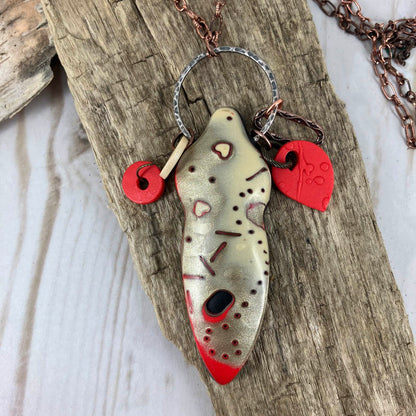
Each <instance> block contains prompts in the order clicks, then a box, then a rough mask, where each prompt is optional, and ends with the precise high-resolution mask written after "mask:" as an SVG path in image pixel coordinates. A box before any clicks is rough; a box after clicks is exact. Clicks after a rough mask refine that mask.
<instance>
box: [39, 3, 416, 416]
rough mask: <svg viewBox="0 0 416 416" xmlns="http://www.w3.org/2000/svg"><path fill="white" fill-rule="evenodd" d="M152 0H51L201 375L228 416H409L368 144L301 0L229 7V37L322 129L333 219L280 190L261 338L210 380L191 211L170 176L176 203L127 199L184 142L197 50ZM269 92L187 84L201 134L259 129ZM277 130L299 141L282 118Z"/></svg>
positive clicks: (82, 89) (211, 70) (148, 285)
mask: <svg viewBox="0 0 416 416" xmlns="http://www.w3.org/2000/svg"><path fill="white" fill-rule="evenodd" d="M143 3H144V2H143ZM143 3H138V4H135V3H134V2H132V1H131V0H123V1H109V2H106V3H104V2H99V1H97V0H95V1H94V0H86V1H84V2H82V3H80V4H78V5H77V7H73V3H72V2H71V1H69V0H59V1H58V0H44V1H43V4H44V7H45V13H46V16H47V18H48V21H49V24H50V30H51V33H52V36H53V38H54V41H55V45H56V49H57V52H58V54H59V56H60V59H61V61H62V63H63V65H64V67H65V69H66V72H67V74H68V82H69V86H70V88H71V91H72V94H73V95H74V99H75V103H76V106H77V110H78V113H79V115H80V118H81V121H82V123H83V125H84V127H85V129H86V131H87V134H88V137H89V140H90V141H91V144H92V146H93V149H94V152H95V156H96V160H97V163H98V166H99V168H100V171H101V175H102V178H103V183H104V186H105V188H106V191H107V195H108V199H109V203H110V205H111V207H112V209H113V210H114V212H115V214H116V216H117V218H118V220H119V222H120V225H121V227H122V229H123V230H124V231H125V232H126V234H127V236H128V239H129V243H130V249H131V253H132V257H133V260H134V263H135V266H136V269H137V271H138V274H139V276H140V278H141V282H142V284H143V286H144V288H145V290H146V292H147V293H148V295H149V297H150V298H151V300H152V302H153V304H154V307H155V311H156V314H157V317H158V320H159V323H160V326H161V328H162V331H163V332H164V334H165V335H166V336H167V337H168V338H169V339H170V340H172V341H173V342H174V343H175V344H176V345H177V346H178V347H179V348H180V349H181V350H182V351H183V353H184V355H185V356H186V357H187V359H188V360H190V362H192V363H193V364H195V365H196V366H197V368H198V369H199V370H200V372H201V376H202V378H203V380H204V382H205V383H206V385H207V387H208V390H209V392H210V394H211V398H212V401H213V404H214V407H215V409H216V411H217V414H219V415H230V414H232V415H237V414H253V415H258V414H264V415H275V414H282V415H293V414H300V415H311V414H314V415H341V414H345V415H353V414H355V415H375V414H380V415H396V414H409V415H411V414H412V412H414V410H413V409H415V408H416V400H415V386H414V383H413V382H412V379H415V376H416V367H415V350H414V344H413V337H412V334H411V331H410V328H409V324H408V321H407V317H406V314H405V311H404V308H403V304H402V299H401V296H400V293H399V292H398V289H397V287H396V284H395V281H394V278H393V276H392V273H391V270H390V267H389V264H388V259H387V256H386V252H385V249H384V246H383V242H382V240H381V236H380V233H379V231H378V228H377V225H376V221H375V217H374V213H373V211H372V208H371V203H370V198H369V192H368V183H367V179H366V177H365V173H364V167H363V163H362V159H361V155H360V152H359V150H358V147H357V141H356V139H355V137H354V133H353V130H352V127H351V125H350V122H349V120H348V116H347V114H346V112H345V109H344V106H343V104H342V103H341V102H340V101H339V100H338V99H337V97H336V96H335V94H334V91H333V89H332V86H331V84H330V82H329V80H328V76H327V72H326V69H325V65H324V62H323V58H322V54H321V51H320V48H319V44H318V41H317V37H316V33H315V28H314V26H313V23H312V20H311V16H310V12H309V9H308V7H307V5H306V2H305V1H304V0H288V1H286V2H278V1H275V2H270V1H266V0H259V1H257V2H256V3H253V2H250V1H249V0H241V1H240V2H238V5H237V6H234V7H232V3H230V5H231V6H230V7H228V8H227V9H226V10H225V21H226V24H227V25H226V30H225V32H224V36H223V44H232V45H240V46H243V47H246V48H248V49H251V50H253V51H256V52H257V53H258V54H259V55H260V56H262V57H263V58H264V59H265V60H266V61H267V62H268V63H269V64H270V66H271V67H272V68H273V70H274V71H275V73H276V75H277V78H278V82H279V85H280V91H281V95H282V97H283V98H284V99H285V100H286V103H287V105H286V107H287V108H290V110H292V111H294V112H298V113H301V114H305V115H307V116H308V117H309V118H312V119H315V120H319V122H320V123H321V124H322V125H323V126H324V127H325V129H326V130H327V132H328V136H329V140H328V142H327V143H326V145H325V149H326V150H327V152H328V153H329V154H330V157H331V158H332V161H333V164H334V167H335V176H336V181H337V183H336V189H335V193H334V196H333V200H332V202H331V205H330V208H329V211H328V212H327V213H325V214H322V213H319V212H313V211H311V210H310V209H308V208H305V207H302V206H300V205H298V204H296V203H295V202H293V201H290V200H288V199H286V198H284V197H283V196H282V195H280V194H278V193H277V192H274V194H273V196H272V199H271V202H270V206H269V208H268V212H267V217H266V221H267V222H268V229H269V230H271V233H270V236H269V238H270V246H271V255H272V258H271V260H272V275H273V276H272V279H271V286H270V294H269V307H268V309H267V312H266V317H265V320H264V323H263V329H262V332H261V335H260V338H259V340H258V342H257V345H256V348H255V350H254V352H253V354H252V356H251V359H250V360H249V362H248V363H247V364H246V366H245V368H244V369H243V370H242V372H241V373H240V375H239V376H238V378H237V379H236V380H235V381H234V382H233V383H231V384H230V385H227V386H225V387H221V386H218V385H217V384H215V382H213V381H212V380H211V379H210V377H209V375H208V374H207V372H206V370H205V369H204V367H203V364H202V362H201V360H200V359H199V357H198V354H197V351H196V347H195V345H194V342H193V339H192V334H191V330H190V328H189V323H188V319H187V316H186V311H185V305H184V301H183V293H182V283H181V276H180V255H179V247H180V239H181V229H182V208H181V206H180V202H179V200H178V198H177V196H176V193H175V191H174V185H173V181H172V179H171V180H169V181H168V184H167V190H166V193H165V196H164V198H162V199H161V200H160V201H159V202H158V203H156V204H153V205H151V206H146V207H141V206H136V205H134V204H133V203H131V202H130V201H128V200H127V199H126V198H125V197H124V195H123V192H122V190H121V186H120V184H121V178H122V174H123V171H124V169H125V168H126V167H127V166H128V165H129V164H130V163H132V162H133V161H136V160H139V159H151V160H155V161H156V162H158V163H159V164H162V163H163V162H164V161H165V160H166V158H167V154H168V153H169V150H170V149H169V141H170V139H171V138H172V137H173V135H174V134H175V133H176V126H175V122H174V119H173V116H172V114H171V108H170V107H171V97H172V92H173V85H174V82H175V79H176V77H177V76H178V74H179V72H180V70H181V69H182V67H183V66H184V64H185V63H187V62H188V61H189V59H190V58H191V57H193V56H194V55H195V54H196V53H198V52H199V51H200V50H201V49H200V48H201V45H200V44H199V43H198V40H197V39H196V38H195V36H194V34H193V32H192V29H191V26H190V25H189V22H188V21H186V19H185V18H184V17H183V16H179V15H178V13H177V12H176V11H174V8H173V7H172V5H171V4H170V3H169V2H167V1H165V0H163V1H162V0H159V1H154V2H151V3H149V4H147V3H146V4H143ZM206 3H207V4H205V3H204V2H195V7H197V8H198V10H199V11H200V12H201V13H202V14H204V15H208V14H209V13H210V9H211V7H212V6H211V4H208V3H209V2H206ZM259 17H261V18H259ZM271 45H272V46H271ZM240 59H241V58H240ZM265 86H266V81H265V80H264V79H263V78H262V76H261V74H260V73H259V72H258V70H257V69H255V67H254V65H251V64H249V63H246V62H242V61H241V60H239V59H237V58H236V59H232V57H224V58H223V59H215V60H211V61H210V62H209V63H207V65H206V66H205V68H203V67H201V68H199V69H198V71H196V73H195V74H193V75H192V76H191V78H190V79H189V80H188V81H187V83H186V85H185V91H186V101H187V104H188V106H189V109H190V113H189V114H190V115H189V116H188V122H189V123H190V124H191V125H193V127H195V129H196V130H197V131H199V132H201V130H202V128H203V126H204V124H205V123H206V121H207V119H208V116H209V113H212V112H213V110H215V109H216V108H217V107H219V106H220V105H230V106H234V107H236V108H237V110H239V112H240V113H241V114H242V116H243V118H244V119H245V120H249V119H250V117H251V116H252V114H253V112H254V111H255V110H257V109H258V108H259V107H261V106H262V105H264V104H265V103H266V102H268V101H269V100H270V97H268V96H266V95H265V93H264V91H266V90H265ZM278 128H279V131H280V132H282V133H283V134H294V133H295V132H296V129H293V128H292V127H288V126H285V125H282V124H281V123H280V124H279V126H278Z"/></svg>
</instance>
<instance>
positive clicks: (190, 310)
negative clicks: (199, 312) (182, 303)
mask: <svg viewBox="0 0 416 416" xmlns="http://www.w3.org/2000/svg"><path fill="white" fill-rule="evenodd" d="M186 303H187V304H188V310H189V313H194V307H193V305H192V299H191V294H190V293H189V290H187V291H186Z"/></svg>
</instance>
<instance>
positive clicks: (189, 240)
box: [185, 235, 192, 243]
mask: <svg viewBox="0 0 416 416" xmlns="http://www.w3.org/2000/svg"><path fill="white" fill-rule="evenodd" d="M185 241H186V242H187V243H190V242H191V241H192V237H190V236H189V235H188V236H187V237H186V238H185Z"/></svg>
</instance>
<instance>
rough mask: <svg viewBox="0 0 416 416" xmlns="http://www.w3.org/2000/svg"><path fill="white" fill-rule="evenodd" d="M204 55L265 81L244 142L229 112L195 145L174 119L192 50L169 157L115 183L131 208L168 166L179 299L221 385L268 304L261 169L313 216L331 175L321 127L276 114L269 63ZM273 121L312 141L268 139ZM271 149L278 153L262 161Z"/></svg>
mask: <svg viewBox="0 0 416 416" xmlns="http://www.w3.org/2000/svg"><path fill="white" fill-rule="evenodd" d="M213 52H214V53H215V56H216V55H218V54H221V53H237V54H240V55H243V56H246V57H248V58H250V59H251V60H253V61H255V62H256V63H257V64H258V65H259V66H260V67H261V68H262V69H263V71H264V72H265V74H266V75H267V77H268V79H269V82H270V87H271V91H272V98H273V101H272V104H271V105H270V106H269V107H267V108H265V109H263V110H260V111H259V112H258V113H257V114H256V115H255V118H254V127H255V129H254V130H253V134H252V135H251V137H249V136H248V135H247V133H246V131H245V128H244V125H243V123H242V121H241V118H240V116H239V115H238V113H237V112H236V111H235V110H234V109H232V108H221V109H219V110H217V111H215V113H214V114H213V115H212V117H211V119H210V121H209V123H208V125H207V127H206V129H205V131H204V133H203V134H202V135H201V137H199V138H198V139H197V140H194V137H193V135H192V134H191V133H190V131H189V130H188V129H187V128H186V127H185V125H184V123H183V122H182V118H181V116H180V111H179V97H180V92H181V88H182V83H183V81H184V79H185V78H186V76H187V74H188V73H189V72H190V71H191V70H192V68H193V67H194V66H195V65H196V64H197V63H198V62H200V61H201V60H203V59H204V58H206V57H207V56H208V55H207V53H201V54H200V55H198V56H197V57H196V58H194V59H193V60H192V61H191V63H190V64H189V65H188V66H186V67H185V69H184V70H183V71H182V73H181V75H180V77H179V80H178V82H177V83H176V86H175V91H174V99H173V108H174V115H175V119H176V122H177V124H178V126H179V129H180V130H181V134H180V135H179V136H178V137H177V138H176V139H175V142H176V146H175V149H174V151H173V153H172V154H171V156H170V158H169V159H168V161H167V162H166V164H165V166H164V167H163V169H162V171H159V169H158V168H157V167H156V166H152V164H151V163H150V162H136V163H134V164H132V165H131V166H130V167H129V168H128V169H127V170H126V172H125V174H124V178H123V183H122V185H123V189H124V191H125V193H126V196H127V197H128V198H130V199H131V200H132V201H134V202H137V203H139V204H147V203H150V202H154V201H156V200H157V199H158V198H159V197H160V196H161V194H162V192H163V189H164V179H166V178H167V176H168V175H169V173H170V172H171V171H172V170H173V169H174V167H175V166H176V165H177V168H176V174H175V183H176V188H177V192H178V195H179V197H180V199H181V201H182V204H183V208H184V211H185V223H184V229H183V238H182V254H181V255H182V279H183V285H184V300H185V302H186V307H187V311H188V316H189V320H190V324H191V328H192V331H193V335H194V338H195V342H196V345H197V348H198V351H199V353H200V355H201V357H202V359H203V361H204V363H205V365H206V367H207V369H208V370H209V372H210V373H211V375H212V377H213V378H214V379H215V380H216V381H217V382H218V383H219V384H227V383H229V382H230V381H232V380H233V379H234V377H235V376H236V375H237V374H238V372H239V371H240V370H241V368H242V367H243V365H244V363H245V362H246V361H247V359H248V357H249V355H250V352H251V351H252V349H253V347H254V345H255V342H256V338H257V336H258V334H259V331H260V327H261V322H262V319H263V315H264V311H265V307H266V302H267V290H268V286H269V277H270V269H269V264H270V263H269V248H268V242H267V235H266V231H265V226H264V221H263V214H264V211H265V208H266V205H267V203H268V201H269V198H270V190H271V182H272V181H271V173H270V170H269V168H268V164H270V165H271V166H272V167H273V171H272V173H273V179H274V182H275V183H276V186H277V187H278V188H279V189H281V190H282V192H283V193H285V194H286V195H287V196H289V197H290V198H293V199H296V200H297V201H299V202H301V203H303V204H305V205H308V206H311V207H314V208H317V209H321V210H324V209H325V208H326V206H327V205H328V202H329V198H330V196H331V191H332V185H333V173H332V165H331V164H330V161H329V158H328V157H327V156H326V155H325V153H324V152H323V151H322V150H321V149H320V148H319V147H318V146H317V144H320V143H321V142H322V140H323V137H324V134H323V131H322V129H321V128H320V127H319V126H318V125H316V124H315V123H313V122H311V121H309V120H306V119H303V118H301V117H299V116H296V115H294V114H290V113H287V112H284V111H282V110H280V107H281V105H282V100H280V99H279V95H278V90H277V84H276V79H275V77H274V75H273V73H272V71H271V70H270V68H269V67H268V65H267V64H266V63H265V62H264V61H262V60H261V59H260V58H259V57H258V56H256V55H255V54H253V53H252V52H250V51H247V50H245V49H242V48H238V47H230V46H222V47H218V48H215V49H213ZM276 115H279V116H280V117H283V118H286V119H288V120H291V121H295V122H296V123H300V124H303V125H304V126H306V127H309V128H312V129H313V130H314V131H315V132H317V134H318V138H317V140H316V141H315V143H316V144H313V143H309V142H302V141H292V142H289V143H287V142H288V141H289V140H288V139H286V138H281V137H279V136H277V135H276V134H273V133H269V132H268V130H269V128H270V126H271V125H272V124H273V121H274V119H275V117H276ZM262 120H264V124H262ZM274 149H278V150H277V154H276V155H275V156H271V155H270V154H269V152H270V151H273V150H274ZM259 150H261V152H260V151H259ZM290 154H292V155H293V156H295V157H296V163H295V164H293V163H292V162H288V161H287V160H286V159H287V156H288V155H290ZM178 161H179V162H178ZM149 165H150V166H149ZM327 167H328V169H326V168H327ZM315 168H316V169H315ZM318 168H319V169H320V171H319V172H318ZM325 169H326V170H325ZM321 171H322V172H321ZM331 175H332V176H331ZM321 176H322V178H323V179H324V183H325V185H324V186H321V185H322V184H321V182H322V180H321ZM331 181H332V182H331Z"/></svg>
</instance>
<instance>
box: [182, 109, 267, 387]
mask: <svg viewBox="0 0 416 416" xmlns="http://www.w3.org/2000/svg"><path fill="white" fill-rule="evenodd" d="M175 181H176V187H177V191H178V194H179V197H180V199H181V201H182V204H183V207H184V210H185V218H186V219H185V226H184V233H183V242H182V277H183V284H184V290H185V299H186V304H187V309H188V315H189V319H190V321H191V326H192V330H193V333H194V337H195V341H196V344H197V347H198V350H199V352H200V354H201V357H202V359H203V360H204V362H205V365H206V366H207V368H208V370H209V371H210V373H211V374H212V376H213V377H214V379H215V380H216V381H217V382H218V383H220V384H225V383H228V382H230V381H231V380H232V379H233V378H234V377H235V376H236V374H237V373H238V372H239V371H240V369H241V367H242V366H243V364H244V363H245V361H246V360H247V358H248V356H249V354H250V351H251V350H252V348H253V345H254V342H255V340H256V338H257V334H258V332H259V328H260V324H261V321H262V317H263V313H264V308H265V305H266V299H267V288H268V283H269V248H268V244H267V235H266V231H265V228H264V223H263V212H264V209H265V208H266V204H267V203H268V201H269V197H270V188H271V176H270V172H269V169H268V167H267V164H266V162H265V161H264V160H263V159H262V157H261V154H260V153H259V151H258V150H257V149H256V148H255V147H254V146H253V145H252V144H251V142H250V140H249V138H248V136H247V133H246V132H245V129H244V126H243V123H242V121H241V119H240V117H239V115H238V114H237V112H236V111H235V110H233V109H230V108H222V109H220V110H217V111H216V112H215V113H214V114H213V115H212V117H211V120H210V121H209V123H208V126H207V128H206V130H205V132H204V133H203V134H202V136H201V137H200V138H199V139H198V140H197V141H196V142H195V143H194V144H193V145H192V146H191V147H190V148H189V149H188V150H187V151H186V153H185V154H184V155H183V157H182V159H181V160H180V162H179V164H178V166H177V169H176V176H175Z"/></svg>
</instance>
